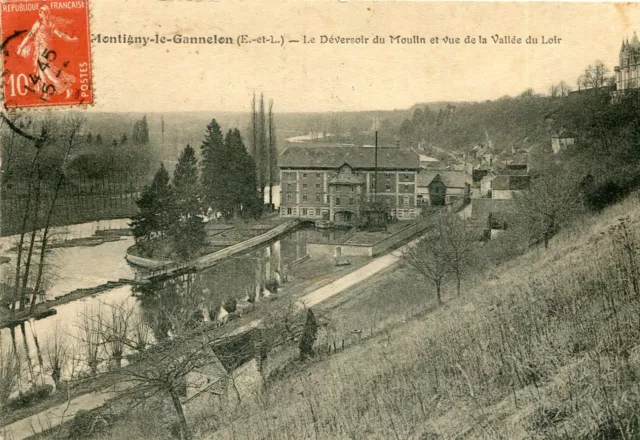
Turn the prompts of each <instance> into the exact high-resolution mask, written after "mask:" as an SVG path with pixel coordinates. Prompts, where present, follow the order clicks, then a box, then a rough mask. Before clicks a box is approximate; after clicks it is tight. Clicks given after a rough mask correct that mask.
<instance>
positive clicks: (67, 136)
mask: <svg viewBox="0 0 640 440" xmlns="http://www.w3.org/2000/svg"><path fill="white" fill-rule="evenodd" d="M84 123H85V120H84V117H82V116H78V115H71V116H68V117H66V118H65V119H63V121H62V136H63V139H64V144H65V146H64V153H63V157H62V161H61V163H60V168H59V169H58V170H57V176H55V178H54V180H55V181H54V188H53V195H52V198H51V201H50V202H49V208H48V211H47V214H46V218H45V221H44V229H43V231H42V239H41V245H40V261H39V262H38V273H37V275H36V280H35V286H34V288H33V294H32V297H31V307H30V310H31V311H33V309H34V307H35V305H36V301H37V298H38V295H39V294H40V290H41V287H42V281H43V274H44V267H45V257H46V252H47V244H48V239H49V231H50V227H51V218H52V216H53V212H54V210H55V207H56V202H57V200H58V195H59V193H60V189H61V188H62V184H63V183H64V181H65V177H66V176H65V173H64V167H65V165H66V162H67V160H68V159H69V157H70V155H71V153H72V151H73V150H74V149H75V148H76V146H77V144H78V142H79V138H80V133H81V130H82V127H83V126H84Z"/></svg>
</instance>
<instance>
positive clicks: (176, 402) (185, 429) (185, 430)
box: [169, 385, 189, 440]
mask: <svg viewBox="0 0 640 440" xmlns="http://www.w3.org/2000/svg"><path fill="white" fill-rule="evenodd" d="M169 394H170V395H171V400H172V401H173V407H174V408H175V410H176V413H177V414H178V421H179V422H180V431H181V432H180V438H181V439H182V440H188V439H189V425H187V419H186V417H185V416H184V411H183V410H182V403H181V402H180V397H179V396H178V393H177V391H176V390H175V387H174V386H173V385H171V387H170V388H169Z"/></svg>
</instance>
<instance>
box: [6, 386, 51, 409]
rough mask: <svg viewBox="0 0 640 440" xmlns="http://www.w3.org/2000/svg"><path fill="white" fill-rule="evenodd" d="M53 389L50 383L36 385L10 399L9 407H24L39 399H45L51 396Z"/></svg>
mask: <svg viewBox="0 0 640 440" xmlns="http://www.w3.org/2000/svg"><path fill="white" fill-rule="evenodd" d="M52 391H53V387H52V386H51V385H49V384H45V385H35V386H33V387H31V388H29V389H28V390H27V391H25V392H24V393H20V394H18V396H17V397H14V398H13V399H10V400H9V405H8V406H9V407H10V408H12V409H19V408H24V407H26V406H29V405H31V404H32V403H34V402H37V401H38V400H41V399H44V398H45V397H47V396H49V395H50V394H51V392H52Z"/></svg>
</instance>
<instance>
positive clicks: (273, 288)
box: [264, 278, 279, 293]
mask: <svg viewBox="0 0 640 440" xmlns="http://www.w3.org/2000/svg"><path fill="white" fill-rule="evenodd" d="M264 287H266V288H267V289H268V290H269V292H271V293H277V292H278V287H279V284H278V280H276V279H275V278H271V279H268V280H267V281H265V282H264Z"/></svg>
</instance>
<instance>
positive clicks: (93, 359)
mask: <svg viewBox="0 0 640 440" xmlns="http://www.w3.org/2000/svg"><path fill="white" fill-rule="evenodd" d="M100 314H101V311H100V309H99V308H98V310H95V309H89V308H85V310H84V312H82V313H81V314H80V322H79V323H77V326H78V329H79V336H78V340H79V343H80V346H81V347H82V348H81V351H82V352H83V354H82V358H83V360H84V363H85V364H86V366H87V367H88V368H89V371H90V373H91V374H92V375H96V374H98V366H99V365H100V362H101V359H100V355H101V351H102V350H101V347H102V345H103V344H102V338H101V335H100V333H101V329H100V319H96V318H95V317H96V316H100Z"/></svg>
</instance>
